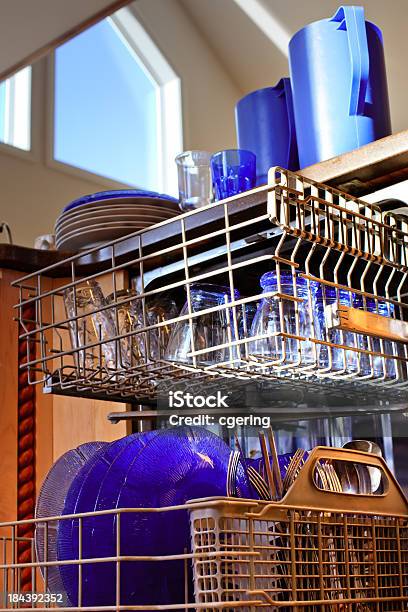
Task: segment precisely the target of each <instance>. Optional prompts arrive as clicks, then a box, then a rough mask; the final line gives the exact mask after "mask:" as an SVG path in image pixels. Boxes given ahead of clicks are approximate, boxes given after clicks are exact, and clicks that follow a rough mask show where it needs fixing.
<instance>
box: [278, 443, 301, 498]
mask: <svg viewBox="0 0 408 612" xmlns="http://www.w3.org/2000/svg"><path fill="white" fill-rule="evenodd" d="M305 452H306V451H304V450H303V449H301V448H298V449H297V450H296V452H295V454H294V455H293V457H292V459H291V461H290V463H289V466H288V469H287V471H286V475H285V478H284V479H283V483H282V488H283V494H285V493H286V492H287V491H288V489H289V488H290V487H291V486H292V484H293V483H294V482H295V480H296V478H297V476H298V474H299V471H300V468H301V467H302V465H303V463H304V456H305Z"/></svg>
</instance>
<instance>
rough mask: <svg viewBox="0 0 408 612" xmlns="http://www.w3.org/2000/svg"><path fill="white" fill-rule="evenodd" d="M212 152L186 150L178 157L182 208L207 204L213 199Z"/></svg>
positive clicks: (193, 207) (192, 208)
mask: <svg viewBox="0 0 408 612" xmlns="http://www.w3.org/2000/svg"><path fill="white" fill-rule="evenodd" d="M210 159H211V155H210V153H207V151H185V152H184V153H180V155H177V157H176V164H177V174H178V185H179V195H180V208H181V210H184V211H189V210H194V209H195V208H200V207H202V206H207V204H210V203H211V201H212V199H213V188H212V179H211V170H210Z"/></svg>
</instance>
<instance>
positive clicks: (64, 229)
mask: <svg viewBox="0 0 408 612" xmlns="http://www.w3.org/2000/svg"><path fill="white" fill-rule="evenodd" d="M179 214H180V209H179V205H178V201H177V200H176V199H175V198H172V197H170V196H167V195H164V194H160V193H155V192H152V191H140V190H135V189H120V190H115V191H100V192H99V193H94V194H91V195H87V196H83V197H82V198H79V199H78V200H74V201H73V202H71V203H70V204H68V205H67V206H66V207H65V208H64V210H63V211H62V213H61V215H60V216H59V217H58V219H57V221H56V223H55V242H56V246H57V248H58V249H64V250H69V251H77V250H81V249H86V248H92V247H94V246H100V245H102V244H104V243H106V242H109V241H110V240H114V239H115V238H121V237H122V236H126V235H127V234H131V233H133V232H137V231H139V230H142V229H145V228H147V227H150V226H151V225H155V224H156V223H160V222H162V221H166V220H167V219H170V218H172V217H174V216H176V215H179Z"/></svg>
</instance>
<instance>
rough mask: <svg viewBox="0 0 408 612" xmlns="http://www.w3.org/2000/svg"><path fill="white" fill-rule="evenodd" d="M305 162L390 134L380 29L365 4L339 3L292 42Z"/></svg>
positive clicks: (299, 137)
mask: <svg viewBox="0 0 408 612" xmlns="http://www.w3.org/2000/svg"><path fill="white" fill-rule="evenodd" d="M289 66H290V78H291V83H292V90H293V105H294V114H295V122H296V135H297V143H298V150H299V161H300V166H301V167H302V168H304V167H305V166H309V165H311V164H315V163H318V162H320V161H322V160H325V159H329V158H331V157H334V156H336V155H340V154H341V153H345V152H347V151H350V150H351V149H356V148H357V147H360V146H362V145H365V144H367V143H369V142H372V141H373V140H377V139H378V138H383V137H384V136H388V135H389V134H391V121H390V111H389V102H388V90H387V78H386V72H385V60H384V48H383V39H382V33H381V30H380V29H379V28H378V27H377V26H376V25H375V24H373V23H370V22H369V21H366V20H365V16H364V9H363V7H361V6H340V7H339V9H338V10H337V12H336V13H335V15H334V16H333V17H331V18H329V19H322V20H320V21H316V22H314V23H311V24H309V25H307V26H306V27H304V28H303V29H302V30H299V31H298V32H297V33H296V34H295V35H294V36H293V38H292V39H291V41H290V43H289Z"/></svg>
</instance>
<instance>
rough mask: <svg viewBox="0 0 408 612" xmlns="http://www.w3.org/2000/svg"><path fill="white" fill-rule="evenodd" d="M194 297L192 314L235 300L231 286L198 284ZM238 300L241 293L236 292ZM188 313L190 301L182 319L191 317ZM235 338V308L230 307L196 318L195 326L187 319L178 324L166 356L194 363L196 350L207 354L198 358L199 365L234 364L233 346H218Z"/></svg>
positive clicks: (235, 296) (184, 308)
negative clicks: (233, 311) (193, 356)
mask: <svg viewBox="0 0 408 612" xmlns="http://www.w3.org/2000/svg"><path fill="white" fill-rule="evenodd" d="M190 297H191V310H192V313H198V312H200V311H201V310H206V309H208V308H214V307H217V306H221V305H226V304H228V303H230V302H231V301H232V300H231V292H230V289H229V288H228V287H222V286H218V285H211V284H201V283H194V284H192V285H191V286H190ZM234 299H235V300H237V299H239V292H238V291H235V294H234ZM188 313H189V309H188V302H186V303H185V304H184V306H183V308H182V310H181V312H180V317H183V316H185V315H188ZM234 339H235V334H234V325H233V313H232V308H228V307H226V308H223V309H220V310H217V311H214V312H209V313H204V314H202V315H198V316H195V317H192V318H191V323H190V321H189V319H185V320H182V321H180V322H179V323H177V324H175V326H174V328H173V330H172V333H171V335H170V339H169V343H168V345H167V349H166V353H165V357H166V359H167V360H169V361H175V362H185V363H190V364H191V363H193V358H192V356H190V353H191V352H192V351H204V352H203V353H202V354H201V355H197V357H196V360H197V361H196V363H197V364H198V365H212V364H215V363H221V362H228V361H229V362H231V361H233V360H235V358H236V350H235V349H234V348H232V347H231V346H229V347H228V346H226V347H222V348H221V347H220V348H215V347H218V346H220V345H224V344H228V343H229V342H230V341H231V340H232V341H234ZM211 349H213V350H211Z"/></svg>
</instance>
